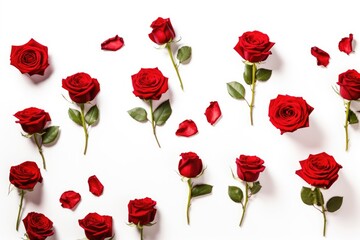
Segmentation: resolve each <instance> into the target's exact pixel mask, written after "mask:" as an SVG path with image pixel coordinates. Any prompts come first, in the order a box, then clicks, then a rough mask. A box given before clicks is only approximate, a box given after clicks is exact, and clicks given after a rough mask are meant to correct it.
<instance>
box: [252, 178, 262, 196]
mask: <svg viewBox="0 0 360 240" xmlns="http://www.w3.org/2000/svg"><path fill="white" fill-rule="evenodd" d="M261 188H262V186H261V184H260V182H259V181H257V182H254V183H253V186H252V187H250V192H251V194H252V195H254V194H256V193H258V192H259V191H260V190H261Z"/></svg>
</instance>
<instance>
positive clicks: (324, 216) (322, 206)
mask: <svg viewBox="0 0 360 240" xmlns="http://www.w3.org/2000/svg"><path fill="white" fill-rule="evenodd" d="M325 211H326V210H325V207H324V204H321V213H322V214H323V218H324V227H323V236H324V237H325V233H326V215H325Z"/></svg>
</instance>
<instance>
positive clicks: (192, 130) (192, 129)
mask: <svg viewBox="0 0 360 240" xmlns="http://www.w3.org/2000/svg"><path fill="white" fill-rule="evenodd" d="M197 132H198V129H197V126H196V124H195V122H194V121H193V120H190V119H187V120H185V121H183V122H182V123H180V124H179V128H178V130H176V133H175V134H176V136H182V137H191V136H192V135H194V134H196V133H197Z"/></svg>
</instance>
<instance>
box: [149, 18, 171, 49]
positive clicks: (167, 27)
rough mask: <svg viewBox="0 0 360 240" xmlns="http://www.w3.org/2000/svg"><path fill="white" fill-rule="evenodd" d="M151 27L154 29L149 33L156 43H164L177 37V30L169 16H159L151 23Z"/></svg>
mask: <svg viewBox="0 0 360 240" xmlns="http://www.w3.org/2000/svg"><path fill="white" fill-rule="evenodd" d="M150 27H151V28H152V29H153V30H152V32H151V33H149V38H150V39H151V41H153V42H154V43H156V44H159V45H162V44H164V43H168V42H170V41H172V40H173V39H174V38H175V31H174V28H173V26H172V25H171V21H170V19H169V18H165V19H164V18H161V17H158V18H157V19H156V20H155V21H153V22H152V23H151V25H150Z"/></svg>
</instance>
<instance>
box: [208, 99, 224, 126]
mask: <svg viewBox="0 0 360 240" xmlns="http://www.w3.org/2000/svg"><path fill="white" fill-rule="evenodd" d="M205 116H206V120H207V121H208V122H209V123H210V124H211V125H214V124H215V122H216V121H217V120H218V119H219V117H220V116H221V110H220V106H219V103H218V102H217V101H213V102H210V106H209V107H207V108H206V110H205Z"/></svg>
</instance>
